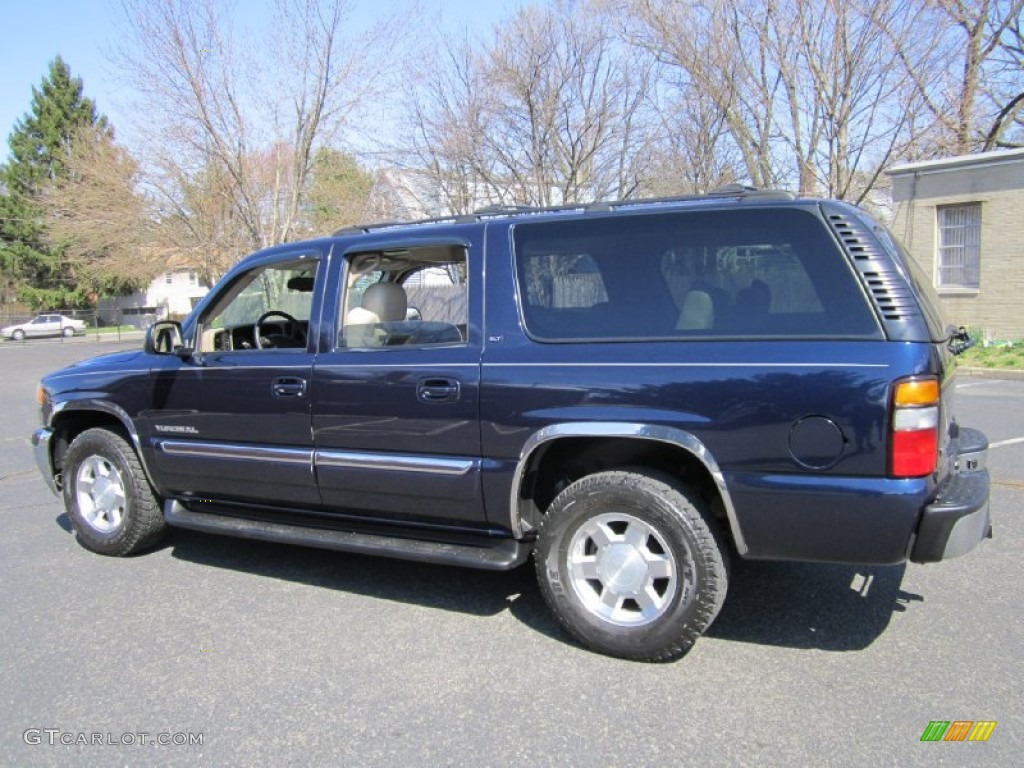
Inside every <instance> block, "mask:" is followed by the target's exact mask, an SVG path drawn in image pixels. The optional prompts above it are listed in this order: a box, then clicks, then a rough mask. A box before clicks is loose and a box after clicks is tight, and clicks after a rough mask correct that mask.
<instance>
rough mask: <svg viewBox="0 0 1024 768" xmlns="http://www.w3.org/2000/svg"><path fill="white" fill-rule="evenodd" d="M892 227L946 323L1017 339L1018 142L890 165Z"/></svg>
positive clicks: (1023, 298) (1023, 170) (1023, 213)
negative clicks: (928, 279)
mask: <svg viewBox="0 0 1024 768" xmlns="http://www.w3.org/2000/svg"><path fill="white" fill-rule="evenodd" d="M888 175H889V177H890V178H891V180H892V202H893V208H894V213H895V216H894V220H893V231H894V232H895V233H896V235H897V236H898V237H899V238H900V239H901V240H902V241H903V244H904V245H905V246H906V247H907V250H909V251H910V253H911V255H912V256H913V257H914V259H915V260H916V261H917V263H918V264H920V265H921V267H923V268H924V271H925V272H926V274H928V275H930V276H931V278H932V284H933V285H934V286H935V289H936V291H937V292H938V294H939V297H940V299H941V301H942V306H943V310H944V314H945V315H946V318H947V319H948V320H949V322H951V323H956V324H958V325H965V326H967V327H969V328H971V329H974V330H977V331H981V332H982V333H983V334H984V335H985V336H986V337H987V338H989V339H1011V340H1020V339H1024V238H1022V236H1021V225H1022V223H1024V149H1015V150H1008V151H997V152H982V153H980V154H976V155H962V156H959V157H950V158H945V159H942V160H929V161H926V162H920V163H909V164H906V165H899V166H895V167H894V168H892V169H891V170H889V171H888Z"/></svg>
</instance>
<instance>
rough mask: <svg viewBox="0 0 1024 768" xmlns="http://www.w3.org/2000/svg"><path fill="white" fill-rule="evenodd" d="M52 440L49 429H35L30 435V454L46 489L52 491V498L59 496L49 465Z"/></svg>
mask: <svg viewBox="0 0 1024 768" xmlns="http://www.w3.org/2000/svg"><path fill="white" fill-rule="evenodd" d="M52 439H53V430H50V429H45V428H44V429H37V430H36V431H35V432H34V433H32V453H33V454H34V456H35V459H36V466H37V467H39V472H40V473H41V474H42V476H43V480H45V481H46V485H47V487H49V489H50V490H51V491H53V494H54V496H59V495H60V491H59V490H58V489H57V481H56V479H55V478H54V475H53V466H52V465H51V464H50V457H51V456H52V455H53V454H52V453H50V441H51V440H52Z"/></svg>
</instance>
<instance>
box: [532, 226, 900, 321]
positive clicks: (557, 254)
mask: <svg viewBox="0 0 1024 768" xmlns="http://www.w3.org/2000/svg"><path fill="white" fill-rule="evenodd" d="M513 241H514V246H515V254H516V272H517V280H518V286H519V293H520V306H521V307H522V312H523V321H524V324H525V327H526V330H527V332H528V333H529V334H530V335H531V336H532V337H534V338H536V339H538V340H542V341H573V340H582V339H587V340H609V341H614V340H627V339H630V340H632V339H636V340H644V339H680V338H763V337H797V338H821V337H829V338H836V337H841V338H880V337H881V331H880V329H879V327H878V324H877V321H876V319H875V317H874V314H873V312H872V310H871V308H870V306H869V305H868V304H867V302H866V301H865V298H864V295H863V292H862V290H861V288H860V286H859V284H858V282H857V280H856V277H855V276H854V274H853V272H852V271H851V269H850V267H849V265H848V264H847V262H846V259H845V257H844V256H843V254H842V252H841V251H839V249H838V247H837V246H836V244H835V241H834V240H833V239H832V238H831V236H830V235H829V233H828V232H827V230H826V229H825V227H824V225H823V223H822V222H821V221H820V219H818V218H817V217H816V216H815V215H814V214H812V213H809V212H807V211H802V210H798V209H765V208H759V209H753V210H728V211H706V210H704V211H692V212H690V211H687V212H672V213H658V214H645V215H635V214H634V215H619V216H605V217H589V218H574V219H567V220H560V221H547V222H536V223H527V224H519V225H516V227H515V230H514V233H513Z"/></svg>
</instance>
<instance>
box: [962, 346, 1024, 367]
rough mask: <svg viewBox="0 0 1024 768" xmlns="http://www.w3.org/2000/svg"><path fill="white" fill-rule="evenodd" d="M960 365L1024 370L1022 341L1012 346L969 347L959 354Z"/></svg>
mask: <svg viewBox="0 0 1024 768" xmlns="http://www.w3.org/2000/svg"><path fill="white" fill-rule="evenodd" d="M959 362H960V365H966V366H968V367H970V368H1009V369H1011V370H1024V341H1019V342H1014V345H1013V346H1012V347H983V346H981V344H978V345H977V346H974V347H971V348H970V349H968V350H967V351H966V352H964V353H963V354H962V355H960V360H959Z"/></svg>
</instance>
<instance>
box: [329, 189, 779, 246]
mask: <svg viewBox="0 0 1024 768" xmlns="http://www.w3.org/2000/svg"><path fill="white" fill-rule="evenodd" d="M724 197H734V198H737V199H740V200H743V199H748V198H749V199H758V200H795V199H796V197H797V196H796V195H795V194H793V193H792V192H788V191H786V190H782V189H761V188H759V187H751V186H747V185H745V184H726V185H725V186H722V187H716V188H715V189H712V190H710V191H709V192H705V193H703V194H692V195H671V196H668V197H636V198H626V199H624V200H598V201H595V202H592V203H566V204H564V205H548V206H532V205H488V206H485V207H484V208H478V209H477V210H475V211H473V213H469V214H455V215H452V216H437V217H433V218H428V219H417V220H415V221H384V222H380V223H376V224H357V225H356V226H352V227H344V228H342V229H339V230H337V231H336V232H335V233H334V234H335V236H341V235H362V234H366V233H368V232H370V231H372V230H375V229H390V228H392V227H413V226H418V225H423V224H444V223H459V224H467V223H473V222H477V221H482V220H483V219H485V218H491V217H497V216H517V215H528V214H537V213H562V212H566V211H595V212H596V211H614V210H616V209H618V208H633V207H636V206H640V205H668V204H672V203H690V202H695V201H699V200H715V199H718V198H724Z"/></svg>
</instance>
